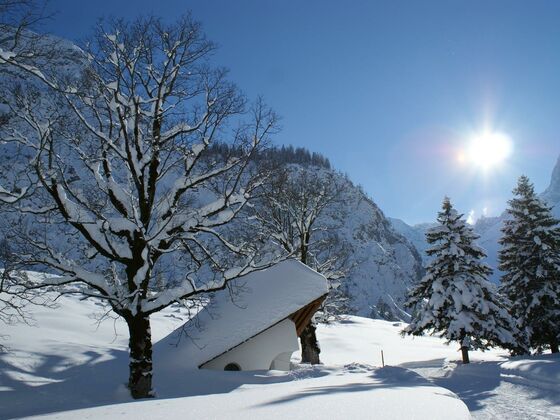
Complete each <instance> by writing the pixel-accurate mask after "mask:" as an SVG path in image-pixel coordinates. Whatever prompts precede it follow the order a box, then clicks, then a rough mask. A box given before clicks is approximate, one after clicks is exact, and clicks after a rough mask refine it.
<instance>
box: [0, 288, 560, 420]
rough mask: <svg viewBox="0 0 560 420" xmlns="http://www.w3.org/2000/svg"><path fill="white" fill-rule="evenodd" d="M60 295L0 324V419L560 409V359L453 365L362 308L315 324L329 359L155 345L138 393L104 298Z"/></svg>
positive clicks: (454, 355) (164, 323)
mask: <svg viewBox="0 0 560 420" xmlns="http://www.w3.org/2000/svg"><path fill="white" fill-rule="evenodd" d="M58 304H59V308H58V309H55V310H52V309H47V308H35V309H34V310H33V312H34V316H35V319H36V321H37V325H36V326H35V327H30V326H25V325H17V326H10V327H2V334H8V335H9V337H8V339H7V341H6V342H5V344H7V345H9V346H10V348H11V352H9V353H7V354H2V355H0V418H12V417H22V416H32V415H45V414H47V417H50V418H62V419H74V418H90V419H93V418H117V417H118V418H134V419H153V418H163V417H169V418H176V417H192V418H200V419H207V418H228V419H236V418H240V419H241V418H243V419H251V418H255V419H257V418H259V419H260V418H306V419H309V418H329V419H332V418H344V419H347V418H380V419H392V418H393V419H413V418H426V419H437V418H445V419H462V418H468V417H469V412H468V410H470V411H471V414H472V416H473V417H474V418H509V419H512V418H520V419H526V418H543V419H551V418H560V409H559V404H560V400H559V397H558V395H559V394H558V392H557V391H556V390H555V388H556V387H557V384H558V383H560V359H559V358H557V357H553V356H551V355H545V356H542V357H536V358H529V359H526V360H524V359H518V360H511V361H508V360H506V359H505V357H504V355H503V354H502V353H499V352H489V353H479V352H473V353H472V359H473V363H472V364H471V365H470V366H457V365H456V363H455V362H454V361H455V360H457V359H458V357H459V353H458V352H457V351H456V348H455V347H454V346H446V345H444V344H443V343H442V341H441V340H439V339H436V338H429V337H428V338H414V339H412V338H401V337H400V336H399V334H398V332H399V331H400V330H401V329H402V327H403V324H399V323H391V322H386V321H380V320H370V319H365V318H358V317H348V318H347V319H346V320H345V321H342V322H340V323H337V324H333V325H331V326H322V327H320V328H319V332H318V333H319V339H320V341H321V346H322V354H321V356H322V359H323V362H324V365H323V366H319V367H315V368H311V367H308V366H299V367H296V368H295V369H294V370H293V371H292V372H289V373H285V372H215V371H198V370H196V371H178V370H175V371H166V370H163V369H158V365H157V354H156V355H155V356H156V357H155V362H156V366H155V377H154V382H155V386H156V391H157V394H158V398H156V399H153V400H148V401H141V402H131V399H130V397H129V396H128V392H127V389H126V388H125V386H124V383H125V382H126V378H127V365H128V360H127V350H126V348H127V335H126V329H125V327H124V325H123V323H122V322H120V321H112V320H107V321H104V322H103V323H101V324H99V325H98V323H97V321H96V319H95V317H94V316H92V314H93V313H96V314H97V315H101V314H103V313H104V311H105V310H106V308H104V307H103V306H100V305H96V304H95V303H94V302H91V301H79V300H78V298H77V297H71V296H67V297H62V298H60V299H59V300H58ZM184 319H185V313H184V312H183V311H181V310H180V309H178V308H171V309H168V310H166V311H164V312H163V313H161V314H157V315H156V316H153V317H152V331H153V335H154V341H157V340H159V339H161V338H163V337H164V336H166V335H167V334H169V332H171V331H172V330H174V329H175V328H176V327H177V326H179V325H180V324H181V323H182V322H183V321H184ZM381 350H383V352H384V358H385V363H386V365H387V366H386V367H385V368H381V367H380V366H381ZM424 376H425V377H424ZM449 390H451V391H453V392H451V391H449ZM455 394H457V395H459V397H460V398H461V399H462V401H461V400H459V399H458V398H457V396H456V395H455ZM465 404H466V405H465ZM467 407H468V410H467ZM69 410H73V411H69ZM76 410H78V411H76Z"/></svg>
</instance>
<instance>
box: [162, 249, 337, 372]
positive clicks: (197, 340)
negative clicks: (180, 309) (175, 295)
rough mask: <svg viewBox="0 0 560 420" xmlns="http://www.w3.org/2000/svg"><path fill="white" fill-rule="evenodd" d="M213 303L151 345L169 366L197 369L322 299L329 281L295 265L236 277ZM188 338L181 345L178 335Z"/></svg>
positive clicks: (286, 262) (306, 268)
mask: <svg viewBox="0 0 560 420" xmlns="http://www.w3.org/2000/svg"><path fill="white" fill-rule="evenodd" d="M230 285H231V287H230V288H226V289H225V290H222V291H220V292H217V293H216V294H215V296H214V299H213V300H212V303H211V304H210V305H208V306H207V307H205V308H204V309H203V310H201V311H200V312H199V313H198V315H197V316H195V317H194V318H192V319H190V320H189V321H187V322H186V323H185V325H184V326H182V327H180V329H178V330H176V331H175V332H173V333H171V334H169V335H168V336H167V337H165V338H164V339H162V340H161V341H160V342H158V343H157V344H156V345H155V349H154V350H155V351H154V356H155V357H156V358H158V359H159V358H161V361H159V360H158V361H157V362H156V363H163V364H166V365H170V366H171V365H172V366H184V367H189V368H191V367H192V368H194V367H198V366H200V365H201V364H203V363H205V362H207V361H209V360H211V359H213V358H215V357H217V356H219V355H221V354H223V353H224V352H226V351H228V350H230V349H231V348H233V347H235V346H237V345H239V344H241V343H243V342H245V341H246V340H248V339H250V338H251V337H254V336H255V335H257V334H258V333H260V332H262V331H264V330H266V329H267V328H269V327H271V326H273V325H275V324H276V323H278V322H280V321H282V320H283V319H285V318H287V317H288V316H290V315H291V314H293V313H294V312H297V311H298V310H299V309H301V308H303V307H304V306H306V305H308V304H309V303H311V302H313V301H314V300H316V299H318V298H320V297H322V296H324V295H325V294H326V293H327V281H326V279H325V277H323V276H322V275H321V274H319V273H317V272H316V271H313V270H312V269H310V268H309V267H307V266H306V265H304V264H302V263H300V262H299V261H295V260H287V261H283V262H281V263H278V264H276V265H274V266H272V267H270V268H268V269H266V270H262V271H258V272H254V273H251V274H248V275H246V276H243V277H240V278H239V279H236V280H235V281H232V282H231V283H230ZM181 329H182V330H183V332H185V333H186V335H187V336H186V337H185V335H183V336H181V338H180V339H179V334H180V330H181Z"/></svg>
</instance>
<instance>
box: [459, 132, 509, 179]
mask: <svg viewBox="0 0 560 420" xmlns="http://www.w3.org/2000/svg"><path fill="white" fill-rule="evenodd" d="M512 149H513V146H512V142H511V139H510V138H509V137H508V136H506V135H505V134H502V133H495V132H484V133H482V134H478V135H475V136H473V137H472V138H471V140H470V141H469V144H468V147H467V150H466V153H465V155H464V159H466V160H469V161H470V162H471V163H472V164H474V165H475V166H478V167H480V168H482V169H485V170H488V169H491V168H494V167H496V166H498V165H500V164H502V163H504V162H505V161H506V160H507V159H508V158H509V157H510V155H511V153H512Z"/></svg>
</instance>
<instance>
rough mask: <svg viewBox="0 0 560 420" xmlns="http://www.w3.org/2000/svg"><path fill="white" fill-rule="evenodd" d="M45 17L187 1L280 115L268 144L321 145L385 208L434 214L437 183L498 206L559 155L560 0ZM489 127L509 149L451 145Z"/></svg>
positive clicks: (543, 173) (272, 4) (66, 26)
mask: <svg viewBox="0 0 560 420" xmlns="http://www.w3.org/2000/svg"><path fill="white" fill-rule="evenodd" d="M50 8H51V10H56V11H57V14H56V15H55V16H54V18H53V19H52V20H51V21H50V22H48V23H47V24H46V25H45V27H44V30H45V31H47V32H51V33H55V34H57V35H59V36H63V37H66V38H70V39H74V40H79V39H80V38H83V37H85V36H87V34H88V33H90V30H91V27H92V25H94V24H95V22H96V20H97V18H98V17H100V16H117V17H130V18H133V17H135V16H137V15H138V14H142V13H153V14H155V15H158V16H162V17H163V18H165V19H173V18H174V17H175V16H177V15H179V14H181V13H183V12H185V11H187V10H191V11H192V12H193V15H194V16H195V18H196V19H198V20H200V21H201V22H202V23H203V26H204V29H205V32H206V33H207V35H208V37H209V38H210V39H212V40H214V41H216V42H217V43H218V44H219V45H220V49H219V51H218V53H217V55H216V58H215V60H216V62H218V63H220V64H222V65H225V66H226V67H229V68H230V69H231V79H232V80H233V81H235V82H236V83H237V84H238V85H239V86H240V87H241V88H242V89H243V90H244V91H245V92H246V93H247V95H248V96H250V97H255V96H257V95H263V96H264V97H265V99H266V101H267V102H268V103H269V104H270V105H271V106H272V107H273V108H274V109H275V110H276V111H277V112H278V113H279V114H280V115H281V116H282V118H283V119H282V128H283V130H282V132H281V133H280V134H279V135H277V136H276V138H275V142H276V143H277V144H293V145H296V146H305V147H307V148H308V149H310V150H312V151H318V152H321V153H322V154H324V155H325V156H327V157H328V158H329V159H330V160H331V162H332V163H333V165H334V166H335V167H336V168H337V169H338V170H340V171H342V172H346V173H347V174H348V175H349V176H350V178H351V179H352V180H353V181H354V182H356V183H359V184H361V185H362V186H363V187H364V189H365V190H366V192H367V193H368V194H369V195H370V196H371V197H372V198H373V199H374V200H375V202H376V203H377V204H378V205H379V206H380V207H381V209H382V210H383V211H384V212H385V213H386V214H387V215H389V216H393V217H398V218H401V219H403V220H405V221H406V222H409V223H417V222H422V221H431V220H433V219H434V218H435V214H436V212H437V210H438V209H439V207H440V204H441V200H442V198H443V196H444V195H446V194H447V195H449V196H450V197H451V199H452V201H453V202H454V203H455V205H456V207H457V208H458V209H459V210H460V211H462V212H464V213H468V212H469V211H470V210H474V211H475V215H480V214H482V212H483V211H484V209H486V211H487V213H488V214H489V215H496V214H498V213H499V212H501V211H502V210H503V209H504V208H505V205H506V201H507V199H508V198H509V197H510V191H511V189H512V188H513V186H514V184H515V181H516V178H517V177H518V176H519V175H521V174H526V175H528V176H529V177H530V178H531V180H532V181H533V182H534V183H535V186H536V189H537V191H542V190H544V189H545V188H546V187H547V185H548V182H549V179H550V174H551V172H552V168H553V166H554V164H555V162H556V159H557V158H558V156H559V155H560V124H559V123H560V24H559V22H560V2H558V1H532V2H521V1H488V0H487V1H451V0H446V1H406V2H405V1H326V0H323V1H317V0H315V1H301V0H300V1H298V0H289V1H272V0H270V1H265V0H229V1H228V0H219V1H218V0H216V1H213V0H192V1H184V0H183V1H179V0H176V1H171V0H168V1H164V0H161V1H159V2H157V3H156V2H154V1H153V0H151V1H148V0H135V1H124V0H112V1H106V0H97V1H95V2H94V1H88V2H85V1H84V2H82V1H76V0H73V1H69V0H51V1H50ZM484 127H488V128H489V129H491V130H495V131H499V132H502V133H505V134H507V135H508V136H509V137H510V138H511V140H512V143H513V153H512V154H511V156H510V158H509V159H508V160H507V161H506V162H505V163H504V164H503V165H500V166H499V167H496V168H494V169H491V170H488V171H482V170H480V169H479V168H477V167H475V166H474V165H469V164H460V163H459V162H458V161H457V154H458V153H459V151H460V150H462V149H463V148H464V147H465V145H466V144H467V143H468V141H469V139H470V138H471V137H472V136H473V135H474V134H475V133H478V132H481V131H482V130H483V129H484Z"/></svg>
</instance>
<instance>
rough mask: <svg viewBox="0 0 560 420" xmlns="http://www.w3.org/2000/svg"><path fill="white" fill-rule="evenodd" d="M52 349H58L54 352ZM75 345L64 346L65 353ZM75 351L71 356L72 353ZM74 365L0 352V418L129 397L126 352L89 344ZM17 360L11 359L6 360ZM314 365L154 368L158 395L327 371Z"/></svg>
mask: <svg viewBox="0 0 560 420" xmlns="http://www.w3.org/2000/svg"><path fill="white" fill-rule="evenodd" d="M60 350H64V349H58V353H59V354H60ZM73 350H74V351H75V349H72V348H69V349H68V353H69V354H71V352H72V351H73ZM74 356H75V355H74ZM80 356H81V357H83V358H84V360H83V361H82V362H81V363H80V364H76V362H75V361H73V360H71V359H67V358H64V357H61V356H60V355H45V354H29V357H28V358H27V360H24V361H23V362H22V357H21V356H20V357H16V358H12V357H11V355H10V354H0V419H4V418H14V417H25V416H31V415H38V414H47V413H53V412H58V411H67V410H76V409H83V408H90V407H97V406H103V405H111V404H118V403H124V402H132V401H134V400H133V399H132V398H131V397H130V394H129V391H128V389H127V387H126V381H127V379H128V363H129V359H128V352H127V351H124V350H114V349H113V350H108V349H102V350H99V349H95V348H92V350H90V351H86V352H83V353H80ZM11 360H17V361H18V362H17V363H13V362H12V363H11V362H10V361H11ZM327 374H328V372H325V371H322V370H318V369H314V368H310V367H308V368H305V367H304V368H299V369H296V370H295V371H290V372H268V371H252V372H249V371H247V372H223V371H211V370H186V369H181V368H176V369H174V370H173V371H165V370H158V366H157V364H156V365H155V366H154V389H155V392H156V396H157V398H158V399H167V398H182V397H190V396H196V395H209V394H220V393H228V392H231V391H233V390H235V389H237V388H239V387H240V386H242V385H247V384H251V385H253V384H254V385H259V384H262V385H266V384H272V383H280V382H289V381H293V380H296V379H305V378H311V377H319V376H323V375H327Z"/></svg>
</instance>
